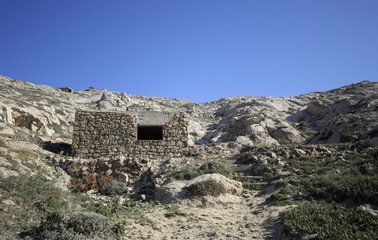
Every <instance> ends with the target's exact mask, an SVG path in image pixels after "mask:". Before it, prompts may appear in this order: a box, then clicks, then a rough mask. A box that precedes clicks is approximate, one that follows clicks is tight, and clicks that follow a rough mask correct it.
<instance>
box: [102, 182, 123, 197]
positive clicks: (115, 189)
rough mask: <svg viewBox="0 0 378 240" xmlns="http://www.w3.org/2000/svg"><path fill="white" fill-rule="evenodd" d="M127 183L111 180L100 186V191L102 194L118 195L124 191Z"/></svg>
mask: <svg viewBox="0 0 378 240" xmlns="http://www.w3.org/2000/svg"><path fill="white" fill-rule="evenodd" d="M126 190H127V184H126V183H123V182H118V181H112V182H110V183H108V184H106V185H105V186H104V187H102V188H101V190H100V193H101V194H103V195H111V196H114V195H120V194H124V193H126Z"/></svg>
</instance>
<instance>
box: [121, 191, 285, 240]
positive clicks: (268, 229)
mask: <svg viewBox="0 0 378 240" xmlns="http://www.w3.org/2000/svg"><path fill="white" fill-rule="evenodd" d="M274 192H275V189H274V188H273V187H268V188H267V189H265V190H264V191H260V192H256V193H255V194H249V193H247V192H245V193H244V195H243V197H241V199H240V203H229V204H222V205H216V206H214V207H209V208H201V207H189V206H186V205H158V206H155V207H153V208H151V209H149V210H148V212H147V213H144V214H143V215H141V216H137V215H134V216H130V217H129V218H128V219H125V222H126V224H127V226H126V231H125V232H126V237H125V239H284V236H282V234H281V232H282V226H281V225H280V224H279V223H278V222H277V220H278V215H279V213H280V212H281V211H283V210H285V209H287V207H276V206H269V205H266V204H265V200H266V199H267V198H268V197H269V196H270V195H271V194H272V193H274Z"/></svg>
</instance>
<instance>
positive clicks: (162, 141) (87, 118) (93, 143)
mask: <svg viewBox="0 0 378 240" xmlns="http://www.w3.org/2000/svg"><path fill="white" fill-rule="evenodd" d="M187 147H188V119H187V117H186V115H185V114H171V113H164V112H143V113H117V112H88V111H78V112H76V115H75V122H74V131H73V138H72V151H73V155H74V156H75V157H80V158H88V159H96V158H99V157H105V158H111V157H116V156H124V157H126V158H139V159H162V158H166V157H181V156H183V155H184V154H185V152H187Z"/></svg>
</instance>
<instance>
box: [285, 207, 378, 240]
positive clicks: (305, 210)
mask: <svg viewBox="0 0 378 240" xmlns="http://www.w3.org/2000/svg"><path fill="white" fill-rule="evenodd" d="M282 219H283V222H284V223H285V226H286V231H287V232H288V233H289V234H290V235H291V236H293V237H298V238H300V237H303V236H306V235H314V239H335V240H345V239H376V237H377V231H378V230H377V224H378V218H377V217H374V216H372V215H369V214H366V213H363V212H358V211H356V210H354V209H350V208H349V207H345V206H342V205H338V204H333V203H325V202H321V203H319V204H316V203H312V204H310V203H306V204H303V205H301V206H299V207H297V208H294V209H292V210H290V211H288V212H285V213H283V214H282Z"/></svg>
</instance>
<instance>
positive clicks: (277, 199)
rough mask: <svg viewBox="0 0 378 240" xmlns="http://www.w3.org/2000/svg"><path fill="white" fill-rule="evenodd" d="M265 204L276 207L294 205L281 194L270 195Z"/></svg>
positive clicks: (285, 195)
mask: <svg viewBox="0 0 378 240" xmlns="http://www.w3.org/2000/svg"><path fill="white" fill-rule="evenodd" d="M266 202H267V203H268V204H271V205H277V206H285V205H292V204H294V202H293V201H291V200H290V199H289V197H288V196H287V194H283V193H274V194H272V195H271V196H270V197H269V198H268V199H266Z"/></svg>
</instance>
